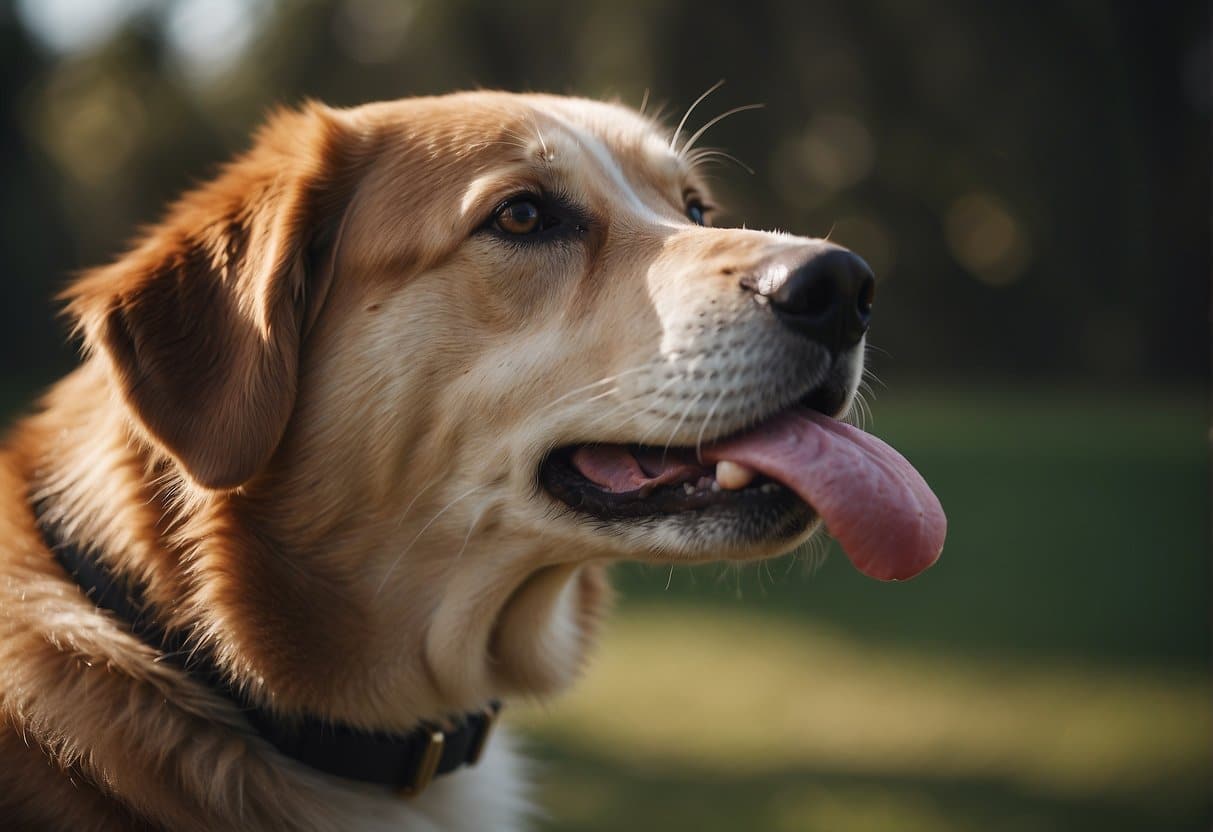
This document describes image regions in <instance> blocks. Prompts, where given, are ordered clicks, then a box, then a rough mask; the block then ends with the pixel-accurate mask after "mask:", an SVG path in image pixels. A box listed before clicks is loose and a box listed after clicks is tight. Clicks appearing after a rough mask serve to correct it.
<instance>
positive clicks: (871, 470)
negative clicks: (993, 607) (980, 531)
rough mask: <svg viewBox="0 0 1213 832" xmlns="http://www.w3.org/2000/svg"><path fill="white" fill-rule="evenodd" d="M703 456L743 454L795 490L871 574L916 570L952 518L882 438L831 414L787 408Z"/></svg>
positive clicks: (744, 460)
mask: <svg viewBox="0 0 1213 832" xmlns="http://www.w3.org/2000/svg"><path fill="white" fill-rule="evenodd" d="M703 457H704V460H705V461H707V462H719V461H721V460H726V459H727V460H731V461H733V462H740V463H741V464H743V465H746V466H748V467H750V468H753V469H755V470H757V471H760V472H762V473H763V474H766V475H767V476H768V477H770V478H771V479H774V480H778V481H779V482H781V483H783V484H784V485H785V486H787V487H788V488H790V489H792V490H793V491H795V492H796V494H797V495H799V497H800V499H802V500H804V501H805V502H806V503H808V504H809V505H810V506H812V507H813V509H814V510H815V511H816V512H817V513H818V514H819V515H820V516H821V518H822V520H824V521H825V524H826V528H827V529H829V531H830V534H831V535H833V536H834V539H835V540H837V541H838V543H839V544H840V545H841V546H842V548H843V550H844V551H845V552H846V553H847V557H849V558H850V559H851V563H853V564H854V565H855V568H856V569H858V570H859V571H860V572H862V573H864V574H865V575H868V576H870V577H873V578H879V579H880V580H884V581H889V580H904V579H906V578H912V577H914V576H915V575H917V574H918V573H919V572H921V571H923V570H924V569H926V568H927V567H928V566H930V565H931V564H933V563H934V562H935V561H936V559H938V557H939V553H940V552H941V551H942V550H943V541H944V538H945V537H946V536H947V529H948V520H947V518H946V517H945V516H944V513H943V507H942V506H940V505H939V498H938V497H936V496H935V494H934V493H933V492H932V491H931V488H930V486H928V485H927V484H926V482H925V481H924V480H923V478H922V475H920V474H919V473H918V472H917V471H915V470H914V467H913V466H912V465H910V463H909V462H907V461H906V458H905V457H903V456H902V455H901V454H899V453H897V451H895V450H893V449H892V448H890V447H889V446H888V445H886V444H885V443H884V442H881V441H880V440H879V439H877V438H876V437H874V436H872V435H870V434H867V433H864V432H863V431H861V430H857V429H856V428H853V427H851V426H850V425H846V424H843V423H842V422H838V421H836V420H834V419H831V418H829V417H828V416H823V415H822V414H820V413H816V412H813V411H809V410H798V411H791V412H788V413H784V414H781V415H779V416H777V417H775V418H774V419H772V420H771V421H769V422H766V423H765V424H763V425H760V426H759V427H758V428H756V429H754V430H752V431H750V432H749V433H746V434H743V435H741V436H737V437H734V438H732V439H727V440H725V441H724V442H721V443H719V444H717V445H713V446H711V447H708V448H704V451H703Z"/></svg>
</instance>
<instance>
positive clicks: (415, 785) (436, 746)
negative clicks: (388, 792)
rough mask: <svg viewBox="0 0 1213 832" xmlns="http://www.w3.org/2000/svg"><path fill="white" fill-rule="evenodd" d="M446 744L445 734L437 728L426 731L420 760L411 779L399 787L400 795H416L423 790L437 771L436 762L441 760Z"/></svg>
mask: <svg viewBox="0 0 1213 832" xmlns="http://www.w3.org/2000/svg"><path fill="white" fill-rule="evenodd" d="M445 746H446V736H445V735H443V733H442V732H441V731H439V730H437V729H434V730H431V731H429V732H427V733H426V737H425V751H423V752H421V762H420V763H418V765H417V771H416V773H414V774H413V779H412V780H410V781H409V782H408V783H405V784H404V785H403V786H401V787H400V796H401V797H416V796H417V795H419V794H421V793H422V792H423V791H425V789H426V787H427V786H429V785H430V781H431V780H433V779H434V774H435V773H436V772H437V771H438V763H439V762H440V761H441V760H442V749H443V747H445Z"/></svg>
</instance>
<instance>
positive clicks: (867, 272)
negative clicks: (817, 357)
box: [742, 243, 876, 353]
mask: <svg viewBox="0 0 1213 832" xmlns="http://www.w3.org/2000/svg"><path fill="white" fill-rule="evenodd" d="M760 272H761V274H760V275H756V276H750V277H749V278H747V279H743V280H742V286H744V287H745V288H746V289H749V290H750V291H752V292H756V293H757V294H760V295H762V296H764V297H766V298H767V299H768V300H769V301H770V304H771V308H772V309H773V310H774V311H775V315H776V316H777V317H778V318H779V320H780V321H781V322H782V323H783V324H784V326H786V327H788V328H789V329H790V330H792V331H793V332H795V333H796V334H798V335H801V336H804V337H806V338H811V339H812V340H814V341H816V342H818V343H819V344H821V345H822V346H824V347H825V348H826V349H828V350H829V351H830V352H831V353H838V352H841V351H842V350H844V349H848V348H849V347H853V346H855V345H856V344H858V343H859V340H860V339H861V338H863V335H864V333H865V332H867V331H868V325H869V323H870V322H871V319H872V301H873V298H874V297H875V293H876V278H875V276H874V275H873V274H872V270H871V268H869V267H868V264H867V263H865V262H864V261H863V258H861V257H859V256H858V255H856V254H854V253H852V252H851V251H848V250H847V249H845V248H842V247H841V246H836V245H832V244H829V243H824V244H816V245H814V247H813V249H812V251H810V252H809V253H808V255H807V256H806V255H805V253H804V251H803V249H802V250H799V251H796V252H789V253H787V254H784V255H781V256H779V257H777V258H775V259H773V260H771V261H768V262H767V263H765V264H764V266H763V268H762V269H761V270H760ZM755 278H757V279H755Z"/></svg>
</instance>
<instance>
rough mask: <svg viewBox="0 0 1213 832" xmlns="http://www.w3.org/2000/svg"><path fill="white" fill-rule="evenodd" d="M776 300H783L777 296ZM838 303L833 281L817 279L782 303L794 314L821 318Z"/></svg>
mask: <svg viewBox="0 0 1213 832" xmlns="http://www.w3.org/2000/svg"><path fill="white" fill-rule="evenodd" d="M778 294H779V293H776V296H777V297H776V299H777V301H779V300H783V299H782V298H779V297H778ZM837 305H838V291H837V287H836V286H835V285H834V283H833V282H831V281H828V280H823V281H817V282H815V283H812V284H810V285H809V286H808V288H806V289H804V290H803V291H801V292H799V293H797V294H795V295H793V296H792V297H790V298H789V299H788V301H787V302H785V303H784V304H783V308H784V309H785V310H786V311H788V312H790V313H792V314H794V315H804V316H806V317H809V318H821V317H823V316H826V315H829V314H830V313H831V312H833V310H834V307H835V306H837Z"/></svg>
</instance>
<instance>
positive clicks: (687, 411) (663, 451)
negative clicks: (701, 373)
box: [661, 393, 704, 465]
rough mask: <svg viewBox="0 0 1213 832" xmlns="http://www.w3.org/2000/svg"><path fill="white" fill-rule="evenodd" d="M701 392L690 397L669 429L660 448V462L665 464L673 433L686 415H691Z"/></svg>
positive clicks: (676, 431) (700, 397)
mask: <svg viewBox="0 0 1213 832" xmlns="http://www.w3.org/2000/svg"><path fill="white" fill-rule="evenodd" d="M703 395H704V394H703V393H700V394H699V395H698V396H696V397H695V398H693V399H691V401H690V404H688V405H687V406H686V407H685V408H683V411H682V416H681V417H680V418H679V419H678V424H676V425H674V429H673V430H672V431H670V438H669V439H667V440H666V441H665V447H664V448H662V449H661V464H662V465H664V464H665V458H666V454H668V453H669V452H670V443H672V442H673V441H674V435H675V434H677V433H678V429H679V428H681V427H682V423H683V422H685V421H686V419H687V416H689V415H691V411H692V410H694V409H695V405H697V404H699V400H700V399H702V398H703Z"/></svg>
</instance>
